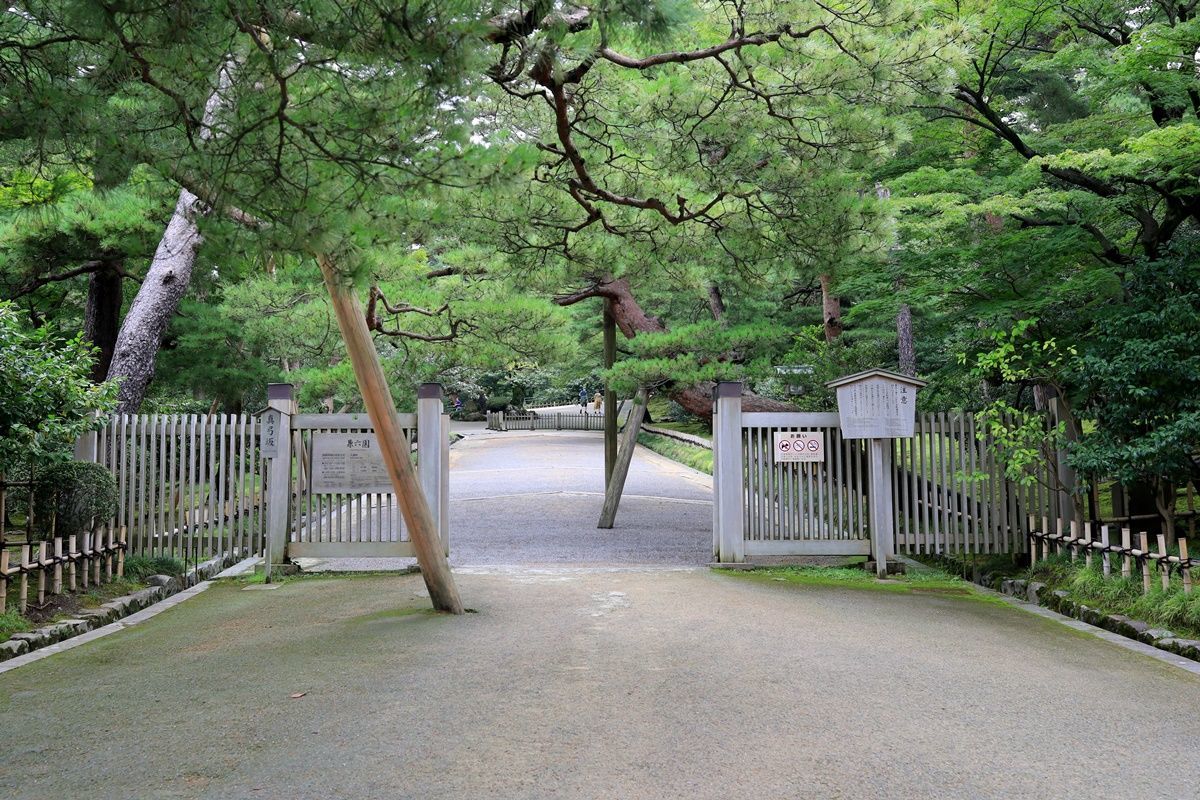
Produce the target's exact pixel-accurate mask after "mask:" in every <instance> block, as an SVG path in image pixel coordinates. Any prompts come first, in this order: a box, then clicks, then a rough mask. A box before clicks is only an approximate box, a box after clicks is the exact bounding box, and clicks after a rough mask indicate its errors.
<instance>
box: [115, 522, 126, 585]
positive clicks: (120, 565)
mask: <svg viewBox="0 0 1200 800" xmlns="http://www.w3.org/2000/svg"><path fill="white" fill-rule="evenodd" d="M125 535H126V532H125V528H124V527H122V528H121V532H120V533H119V534H117V541H118V542H119V543H120V547H119V549H118V550H117V577H118V578H124V577H125V543H126V540H125Z"/></svg>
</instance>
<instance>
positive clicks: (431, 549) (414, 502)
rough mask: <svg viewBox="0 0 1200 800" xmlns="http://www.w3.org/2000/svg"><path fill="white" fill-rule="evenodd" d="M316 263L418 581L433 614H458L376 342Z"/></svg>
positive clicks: (328, 265) (333, 272) (353, 302)
mask: <svg viewBox="0 0 1200 800" xmlns="http://www.w3.org/2000/svg"><path fill="white" fill-rule="evenodd" d="M317 263H318V264H320V266H321V274H322V275H323V276H324V277H325V286H326V288H327V289H329V298H330V300H332V301H333V310H334V313H336V314H337V320H338V327H339V328H341V331H342V339H343V340H344V341H345V343H346V353H347V354H348V355H349V356H350V364H351V366H353V368H354V377H355V378H356V379H357V380H358V389H359V391H360V392H362V396H363V403H364V404H365V405H366V407H367V416H369V417H370V418H371V424H372V425H374V426H375V438H376V439H377V440H378V441H379V452H380V453H381V454H382V455H383V463H384V464H385V465H387V470H388V475H389V476H390V477H391V479H392V486H393V487H395V489H396V501H397V502H398V503H399V505H400V513H401V514H403V515H404V524H405V525H407V526H408V535H409V538H410V539H411V540H412V544H413V550H415V551H416V555H417V563H418V564H420V565H421V576H422V577H423V578H424V579H425V586H426V587H427V588H428V589H429V599H430V600H431V601H432V602H433V607H434V608H436V609H437V610H438V611H448V612H449V613H451V614H461V613H463V606H462V600H461V599H459V596H458V587H457V586H455V585H454V576H453V575H452V574H451V573H450V563H449V562H448V561H447V560H446V552H445V550H444V549H443V547H442V542H441V539H440V537H439V536H438V529H437V526H436V525H435V524H434V521H433V514H432V512H431V511H430V509H429V502H428V501H427V499H426V497H425V494H424V492H423V491H422V490H421V483H420V481H419V480H418V479H417V472H416V470H415V469H413V465H412V461H411V460H410V457H409V446H408V441H407V440H406V439H405V438H404V435H403V433H402V432H401V430H400V424H399V421H398V420H397V419H396V405H395V403H393V402H392V394H391V392H390V391H388V385H387V379H386V378H385V377H384V375H383V367H382V365H381V364H380V363H379V353H378V351H376V350H375V342H373V341H372V340H371V332H370V331H369V330H367V320H366V317H365V316H364V314H363V307H362V304H361V303H360V302H359V300H358V297H357V296H356V295H355V294H354V292H353V291H352V289H351V287H350V286H349V284H347V283H346V282H345V281H344V279H343V278H342V277H341V276H340V275H339V274H338V271H337V266H336V265H335V264H334V262H333V259H332V258H331V257H330V256H327V255H319V256H317Z"/></svg>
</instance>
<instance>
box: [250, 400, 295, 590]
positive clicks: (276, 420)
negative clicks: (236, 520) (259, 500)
mask: <svg viewBox="0 0 1200 800" xmlns="http://www.w3.org/2000/svg"><path fill="white" fill-rule="evenodd" d="M294 402H295V401H294V400H293V397H292V385H291V384H290V383H272V384H268V385H267V410H266V412H265V413H264V414H263V423H262V432H261V434H260V436H261V438H260V440H259V450H260V451H261V453H262V455H263V458H265V459H267V541H266V553H264V554H263V561H264V562H265V563H266V573H267V582H268V583H270V581H271V568H272V566H273V565H276V564H283V563H285V562H286V561H287V544H288V527H289V524H290V517H291V510H292V408H293V407H294Z"/></svg>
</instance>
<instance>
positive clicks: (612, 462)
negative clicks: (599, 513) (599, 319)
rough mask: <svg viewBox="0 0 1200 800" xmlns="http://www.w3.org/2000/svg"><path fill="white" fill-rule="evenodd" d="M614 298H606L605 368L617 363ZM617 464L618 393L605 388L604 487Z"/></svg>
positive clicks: (607, 484) (610, 478) (610, 481)
mask: <svg viewBox="0 0 1200 800" xmlns="http://www.w3.org/2000/svg"><path fill="white" fill-rule="evenodd" d="M611 306H612V300H609V299H608V298H605V299H604V368H605V369H612V368H613V365H614V364H616V363H617V322H616V320H615V319H613V315H612V307H611ZM616 465H617V393H616V392H614V391H613V390H612V389H611V388H609V387H605V389H604V488H605V489H606V490H607V489H608V486H609V484H611V483H612V476H613V470H614V469H615V468H616Z"/></svg>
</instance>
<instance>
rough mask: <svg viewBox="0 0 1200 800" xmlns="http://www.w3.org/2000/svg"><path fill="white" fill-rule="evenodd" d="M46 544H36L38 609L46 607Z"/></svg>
mask: <svg viewBox="0 0 1200 800" xmlns="http://www.w3.org/2000/svg"><path fill="white" fill-rule="evenodd" d="M47 566H48V565H47V563H46V543H45V542H38V549H37V568H38V608H41V607H42V606H44V605H46V567H47Z"/></svg>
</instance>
